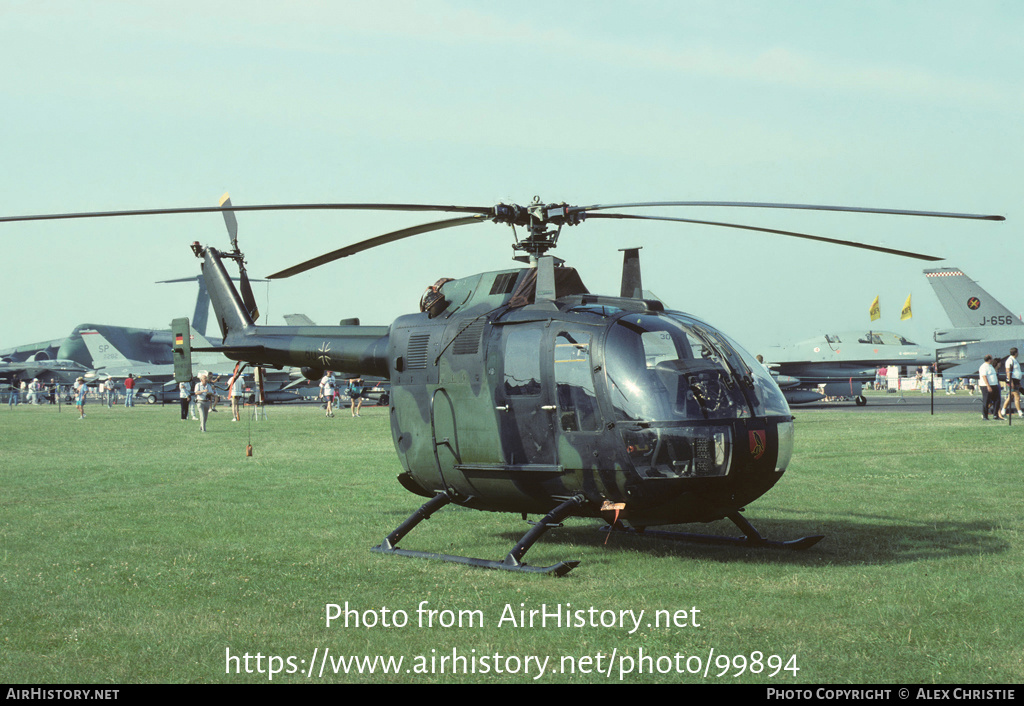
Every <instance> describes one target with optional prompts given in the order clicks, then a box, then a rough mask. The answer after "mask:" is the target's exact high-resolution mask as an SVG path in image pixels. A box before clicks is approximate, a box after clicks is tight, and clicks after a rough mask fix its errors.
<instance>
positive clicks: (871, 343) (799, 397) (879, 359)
mask: <svg viewBox="0 0 1024 706" xmlns="http://www.w3.org/2000/svg"><path fill="white" fill-rule="evenodd" d="M766 358H767V360H766V365H767V367H768V368H769V370H771V371H772V374H773V375H776V374H777V375H778V376H779V380H780V382H779V386H780V387H781V388H782V393H783V394H784V395H785V396H786V400H787V401H788V402H789V403H790V404H804V403H807V402H816V401H818V400H820V399H822V398H823V397H825V396H829V397H850V398H852V399H854V400H855V401H856V402H857V404H858V405H864V404H867V398H865V397H864V394H863V385H864V383H865V382H872V381H874V379H875V374H876V371H877V370H878V368H880V367H888V366H891V365H898V366H919V365H931V364H932V363H934V362H935V350H934V349H932V348H928V347H927V346H919V345H918V344H917V343H914V342H913V341H911V340H908V339H907V338H905V337H903V336H901V335H899V334H897V333H892V332H891V331H859V332H850V333H839V334H825V335H823V336H818V337H815V338H809V339H807V340H805V341H801V342H799V343H795V344H792V345H788V346H781V347H779V348H777V349H771V350H769V354H768V355H767V356H766ZM794 381H795V382H794ZM783 383H786V384H785V385H783ZM819 385H824V393H822V392H820V390H819V387H818V386H819Z"/></svg>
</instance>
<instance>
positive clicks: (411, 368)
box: [0, 196, 1004, 576]
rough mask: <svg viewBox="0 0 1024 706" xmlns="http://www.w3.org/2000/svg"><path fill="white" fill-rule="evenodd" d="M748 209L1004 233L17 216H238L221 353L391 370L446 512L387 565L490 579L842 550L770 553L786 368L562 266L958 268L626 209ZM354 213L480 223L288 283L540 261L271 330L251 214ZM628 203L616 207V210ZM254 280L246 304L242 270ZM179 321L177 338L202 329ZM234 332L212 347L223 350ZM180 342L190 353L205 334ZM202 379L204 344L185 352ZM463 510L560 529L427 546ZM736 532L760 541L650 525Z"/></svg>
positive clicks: (418, 472) (405, 233)
mask: <svg viewBox="0 0 1024 706" xmlns="http://www.w3.org/2000/svg"><path fill="white" fill-rule="evenodd" d="M688 206H729V207H741V208H782V209H810V210H819V211H847V212H861V213H877V214H892V215H908V216H928V217H942V218H964V219H979V220H989V221H993V220H994V221H1000V220H1004V218H1003V217H1002V216H987V215H974V214H960V213H940V212H929V211H906V210H894V209H874V208H859V207H844V206H816V205H808V204H769V203H747V202H709V201H700V202H697V201H668V202H639V203H622V204H606V205H593V206H570V205H568V204H566V203H554V204H553V203H544V202H542V201H541V200H540V199H539V198H537V197H535V198H534V200H533V202H532V203H531V204H530V205H529V206H526V207H523V206H519V205H516V204H497V205H495V206H446V205H432V204H292V205H286V204H274V205H263V206H232V205H231V203H230V200H229V199H227V198H226V196H225V198H224V199H222V201H221V205H220V206H219V207H216V208H215V207H198V208H187V209H160V210H148V211H120V212H105V213H94V214H63V215H57V216H33V217H14V218H0V222H2V221H5V220H31V219H43V218H74V217H93V216H122V215H125V216H127V215H146V214H154V213H197V212H212V211H220V212H221V213H223V216H224V218H225V222H226V224H227V226H228V230H229V233H230V235H231V249H230V250H225V251H221V250H218V249H217V248H215V247H213V246H206V245H201V244H199V243H198V242H195V243H193V244H192V245H191V249H192V251H193V253H194V254H195V255H196V257H198V258H199V259H200V260H201V261H202V272H203V276H204V278H205V281H206V285H207V290H208V292H209V294H210V298H211V302H212V305H213V309H214V312H215V315H216V319H217V323H218V325H219V327H220V333H221V341H220V343H219V344H218V345H216V346H215V348H216V350H217V351H219V352H221V353H223V354H224V355H226V356H228V357H229V358H232V359H234V360H237V361H240V362H244V363H247V364H251V365H258V366H271V367H278V368H281V367H285V366H298V367H301V368H303V372H304V374H305V375H306V376H307V377H310V376H315V375H316V374H317V373H318V372H321V373H322V371H324V370H345V371H348V372H351V373H356V374H360V375H367V376H380V377H384V378H387V379H388V380H390V382H391V390H392V393H391V399H390V404H389V417H390V422H391V433H392V439H393V442H394V447H395V451H396V453H397V455H398V458H399V460H400V463H401V467H402V472H401V473H400V474H399V475H398V477H397V480H398V482H399V483H400V484H401V485H402V486H403V487H404V488H405V489H406V490H408V491H410V492H412V493H414V494H416V495H419V496H422V497H424V498H429V500H428V501H427V502H426V503H424V504H423V505H422V506H421V507H419V508H418V509H417V510H415V511H414V512H413V513H412V514H411V515H410V516H409V517H408V519H406V520H405V521H404V522H403V523H402V524H401V525H399V526H398V527H397V528H396V529H395V530H394V531H392V532H391V533H390V534H388V535H387V536H386V537H385V538H384V540H383V541H382V542H381V543H380V544H379V545H377V546H375V547H373V550H374V551H377V552H382V553H387V554H394V555H402V556H411V557H420V558H430V559H440V560H444V561H450V562H456V563H461V564H468V565H471V566H477V567H482V568H490V569H500V570H507V571H519V572H530V573H547V574H552V575H555V576H562V575H565V574H567V573H568V572H569V571H571V570H572V569H574V568H575V567H576V566H578V565H579V563H580V561H579V560H575V559H574V560H567V561H560V562H558V563H556V564H554V565H551V566H533V565H530V564H527V563H526V562H525V561H524V555H525V554H526V552H527V551H528V550H529V549H530V547H532V546H533V545H534V544H535V543H536V542H537V541H538V540H539V539H540V537H541V536H542V535H543V534H544V533H545V532H547V531H548V530H550V529H552V528H554V527H559V526H561V524H560V523H561V522H562V521H563V520H565V519H566V518H569V517H573V516H576V517H590V518H599V519H603V520H605V521H606V522H608V525H607V526H606V527H605V528H604V529H605V530H606V531H616V532H619V531H627V532H635V533H638V534H641V535H654V536H667V537H672V538H677V539H690V540H697V541H703V542H724V543H732V544H739V545H742V546H750V547H786V548H791V549H807V548H809V547H811V546H813V545H814V544H816V543H817V542H818V541H820V540H821V539H822V538H823V537H822V536H821V535H815V536H808V537H803V538H800V539H796V540H789V541H780V540H769V539H767V538H766V537H764V536H762V535H761V534H760V533H759V532H758V531H757V530H756V529H755V528H754V527H753V525H752V524H751V523H750V522H749V521H748V520H747V519H746V518H745V517H744V516H743V515H742V514H741V512H742V511H743V510H744V509H745V506H746V505H748V504H749V503H751V502H753V501H754V500H756V499H757V498H759V497H761V496H762V495H763V494H764V493H766V492H767V491H769V490H770V489H771V488H772V487H773V486H774V485H775V484H776V483H777V482H778V481H779V480H780V479H781V477H782V476H783V474H784V473H785V471H786V469H787V467H788V466H789V464H790V460H791V458H792V453H793V441H794V417H793V415H792V414H791V412H790V409H789V406H788V404H787V402H786V399H785V397H784V396H783V393H782V392H781V391H780V389H779V387H778V385H777V384H776V383H775V382H774V381H773V379H772V376H771V374H770V372H769V370H768V369H767V368H765V367H764V366H763V365H761V364H760V363H759V362H758V361H757V360H756V359H755V358H754V356H752V355H751V354H750V353H748V352H747V351H746V350H744V349H743V348H742V347H741V346H740V345H739V344H737V343H736V341H735V340H734V339H733V338H732V337H730V336H729V335H727V334H726V333H724V332H722V331H720V330H719V329H717V328H716V327H714V326H713V325H711V324H710V323H708V322H706V321H704V320H702V319H699V318H697V317H695V316H692V315H690V314H686V313H684V312H682V311H677V310H672V309H667V308H666V307H665V306H664V304H662V303H661V302H660V301H657V300H652V299H644V298H642V296H643V295H642V292H643V288H642V281H641V274H640V264H639V249H638V248H627V249H625V250H624V251H623V253H624V254H623V268H622V280H621V286H620V291H619V294H618V296H611V295H600V294H594V293H592V292H591V291H590V290H589V289H588V288H587V287H586V285H584V283H583V280H582V277H581V276H580V274H579V272H578V271H577V270H576V269H575V268H572V267H569V266H566V265H565V263H564V262H563V261H561V260H558V259H557V258H555V257H554V256H553V255H551V254H549V252H550V251H551V250H552V249H553V248H555V247H556V245H557V241H558V237H559V235H560V233H561V231H562V228H563V227H564V226H570V227H571V226H578V225H580V224H582V223H583V222H584V221H585V220H588V219H597V218H608V219H636V220H661V221H673V222H681V223H691V224H703V225H712V226H722V227H729V228H740V229H745V230H752V231H760V232H766V233H773V234H778V235H785V236H790V237H798V238H805V239H811V240H816V241H822V242H827V243H832V244H836V245H843V246H849V247H856V248H862V249H867V250H873V251H878V252H883V253H888V254H892V255H899V256H904V257H911V258H916V259H921V260H928V261H934V260H939V259H941V258H938V257H934V256H930V255H924V254H920V253H913V252H909V251H903V250H896V249H891V248H884V247H879V246H874V245H869V244H864V243H856V242H854V241H847V240H837V239H833V238H824V237H820V236H814V235H808V234H804V233H797V232H792V231H783V230H776V229H769V228H761V227H756V226H750V225H743V224H736V223H723V222H718V221H706V220H696V219H686V218H676V217H667V216H649V215H636V214H630V213H621V212H620V211H622V210H624V209H643V208H651V207H661V208H676V207H688ZM287 209H339V210H345V209H350V210H370V211H385V210H386V211H440V212H449V213H458V214H463V215H459V216H458V217H455V218H447V219H445V220H440V221H434V222H430V223H425V224H421V225H417V226H413V227H410V228H404V229H401V230H397V231H393V232H391V233H387V234H384V235H380V236H377V237H374V238H370V239H367V240H363V241H361V242H358V243H355V244H353V245H349V246H346V247H343V248H340V249H337V250H334V251H332V252H330V253H327V254H325V255H322V256H320V257H316V258H313V259H312V260H308V261H306V262H303V263H301V264H299V265H296V266H294V267H291V268H288V269H286V270H282V271H280V272H277V273H275V274H272V275H269V279H280V278H283V277H289V276H293V275H295V274H299V273H301V272H304V271H306V270H309V269H311V268H313V267H317V266H320V265H324V264H327V263H329V262H332V261H335V260H338V259H340V258H344V257H348V256H351V255H354V254H356V253H359V252H362V251H364V250H367V249H369V248H373V247H377V246H380V245H384V244H387V243H391V242H394V241H397V240H400V239H402V238H407V237H411V236H415V235H419V234H422V233H427V232H431V231H437V230H441V229H445V228H452V227H461V226H467V225H472V224H478V223H484V222H493V223H496V224H499V225H507V226H511V227H512V229H513V234H514V235H516V234H517V231H516V228H523V229H525V231H526V236H525V237H524V238H523V239H519V238H518V237H516V242H515V243H514V245H513V248H514V249H515V250H516V251H519V252H520V253H522V255H521V256H520V258H519V259H522V260H523V261H524V262H525V263H526V265H527V266H525V267H517V268H514V269H505V270H498V271H493V272H484V273H479V274H475V275H471V276H468V277H463V278H459V279H447V278H444V279H441V280H439V281H438V282H436V283H435V284H434V285H431V286H430V287H428V288H427V290H426V292H425V293H424V295H423V297H422V298H421V300H420V307H419V311H416V312H413V313H410V314H407V315H403V316H400V317H399V318H398V319H396V320H395V321H394V322H393V323H391V324H390V325H389V326H363V325H345V326H334V327H326V326H300V327H288V326H266V325H256V323H255V321H256V317H257V316H258V313H257V311H256V308H255V301H254V300H253V298H252V294H251V288H250V287H249V286H248V282H247V274H246V271H245V257H244V255H243V253H242V252H241V251H240V250H239V248H238V244H237V222H236V220H235V215H234V214H235V212H237V211H259V210H287ZM613 209H614V211H613ZM227 261H232V262H234V263H235V265H236V266H237V267H238V269H239V275H240V281H241V289H242V293H241V294H239V292H238V290H236V288H235V286H234V284H233V283H232V278H231V276H230V275H229V274H228V271H227V267H226V262H227ZM187 324H188V320H187V319H176V320H175V322H174V323H173V325H172V331H176V332H178V333H179V334H180V333H181V332H183V331H187ZM213 337H215V334H211V338H213ZM177 340H179V341H186V342H187V340H188V337H187V335H184V336H181V335H178V336H177ZM174 355H175V356H176V362H180V363H181V364H182V365H184V364H185V363H186V362H187V358H188V356H189V355H190V350H189V347H188V345H187V344H186V345H178V346H176V347H175V348H174ZM449 504H455V505H459V506H463V507H466V508H472V509H477V510H485V511H492V512H508V513H516V514H520V515H521V516H522V518H523V520H524V521H525V520H526V518H527V516H529V515H541V516H542V517H541V519H540V520H538V521H536V522H532V523H531V524H532V527H531V528H530V529H529V531H527V532H526V533H525V535H524V536H523V537H522V538H521V539H520V541H519V542H518V543H517V544H516V545H515V546H514V547H513V548H512V549H511V550H510V551H509V552H508V554H507V555H506V556H505V557H504V559H502V560H487V559H479V558H473V557H464V556H459V555H452V554H439V553H433V552H426V551H417V550H408V549H404V548H400V547H399V546H398V545H399V543H400V542H401V541H402V540H403V538H404V537H406V536H407V535H408V534H409V532H410V531H412V530H413V529H414V528H415V527H416V526H417V525H418V524H419V523H421V522H422V521H424V520H426V519H428V518H430V517H431V516H432V515H434V514H435V513H437V512H438V511H439V510H441V509H442V508H443V507H445V506H446V505H449ZM723 518H728V519H729V520H731V521H732V522H733V523H734V524H735V525H736V526H737V527H738V528H739V529H740V531H741V532H742V533H743V536H741V537H724V536H721V537H719V536H708V535H700V534H690V533H682V532H663V531H656V530H649V529H648V528H650V527H657V526H664V525H678V524H689V523H707V522H712V521H716V520H720V519H723Z"/></svg>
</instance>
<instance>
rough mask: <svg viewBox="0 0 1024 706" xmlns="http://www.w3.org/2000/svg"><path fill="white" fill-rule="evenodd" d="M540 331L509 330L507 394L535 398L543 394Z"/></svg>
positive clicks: (507, 336) (506, 356) (506, 353)
mask: <svg viewBox="0 0 1024 706" xmlns="http://www.w3.org/2000/svg"><path fill="white" fill-rule="evenodd" d="M542 333H543V332H542V331H541V330H540V329H515V328H512V329H510V330H508V332H507V334H506V338H505V394H506V395H509V396H527V395H528V396H535V395H539V394H540V392H541V381H540V357H539V356H538V355H537V352H538V351H539V350H540V349H541V335H542Z"/></svg>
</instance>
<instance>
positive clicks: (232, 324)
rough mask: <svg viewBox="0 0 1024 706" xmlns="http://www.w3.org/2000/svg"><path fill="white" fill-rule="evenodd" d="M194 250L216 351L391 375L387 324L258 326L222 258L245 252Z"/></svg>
mask: <svg viewBox="0 0 1024 706" xmlns="http://www.w3.org/2000/svg"><path fill="white" fill-rule="evenodd" d="M193 250H194V251H195V253H196V255H197V256H199V257H201V258H202V259H203V276H204V277H205V279H206V287H207V290H208V291H209V293H210V302H211V303H212V304H213V311H214V314H215V316H216V319H217V324H218V325H219V326H220V330H221V334H222V339H221V341H220V345H218V346H216V347H215V348H214V349H213V350H216V351H218V352H220V353H222V354H224V355H225V356H227V357H228V358H231V359H233V360H240V361H245V362H248V363H253V364H260V365H271V366H276V367H286V366H295V367H304V368H310V369H315V370H317V371H327V370H332V371H339V372H345V373H355V374H362V375H373V376H382V377H383V376H387V374H388V363H387V349H388V331H389V328H388V327H387V326H257V325H256V324H255V323H254V322H253V319H252V317H251V316H250V314H249V309H248V307H246V305H245V304H244V302H243V301H242V297H241V296H240V295H239V293H238V290H237V289H235V286H234V284H233V283H232V281H231V278H230V276H229V275H228V272H227V270H226V268H225V266H224V262H223V258H225V257H228V258H233V259H240V258H241V254H240V253H237V252H236V253H221V252H219V251H217V250H216V249H215V248H212V247H205V248H204V247H200V246H198V245H193ZM321 374H322V372H321Z"/></svg>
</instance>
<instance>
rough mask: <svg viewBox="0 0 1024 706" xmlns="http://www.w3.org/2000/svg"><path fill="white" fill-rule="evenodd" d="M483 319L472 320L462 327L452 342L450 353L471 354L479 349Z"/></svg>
mask: <svg viewBox="0 0 1024 706" xmlns="http://www.w3.org/2000/svg"><path fill="white" fill-rule="evenodd" d="M484 323H485V322H484V321H483V320H481V321H474V322H473V323H471V324H470V325H469V326H467V327H466V328H464V329H463V330H462V331H461V332H460V333H459V336H458V338H456V339H455V343H454V344H452V353H454V354H455V355H472V354H474V353H476V352H477V351H479V350H480V337H481V335H482V334H483V330H484Z"/></svg>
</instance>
